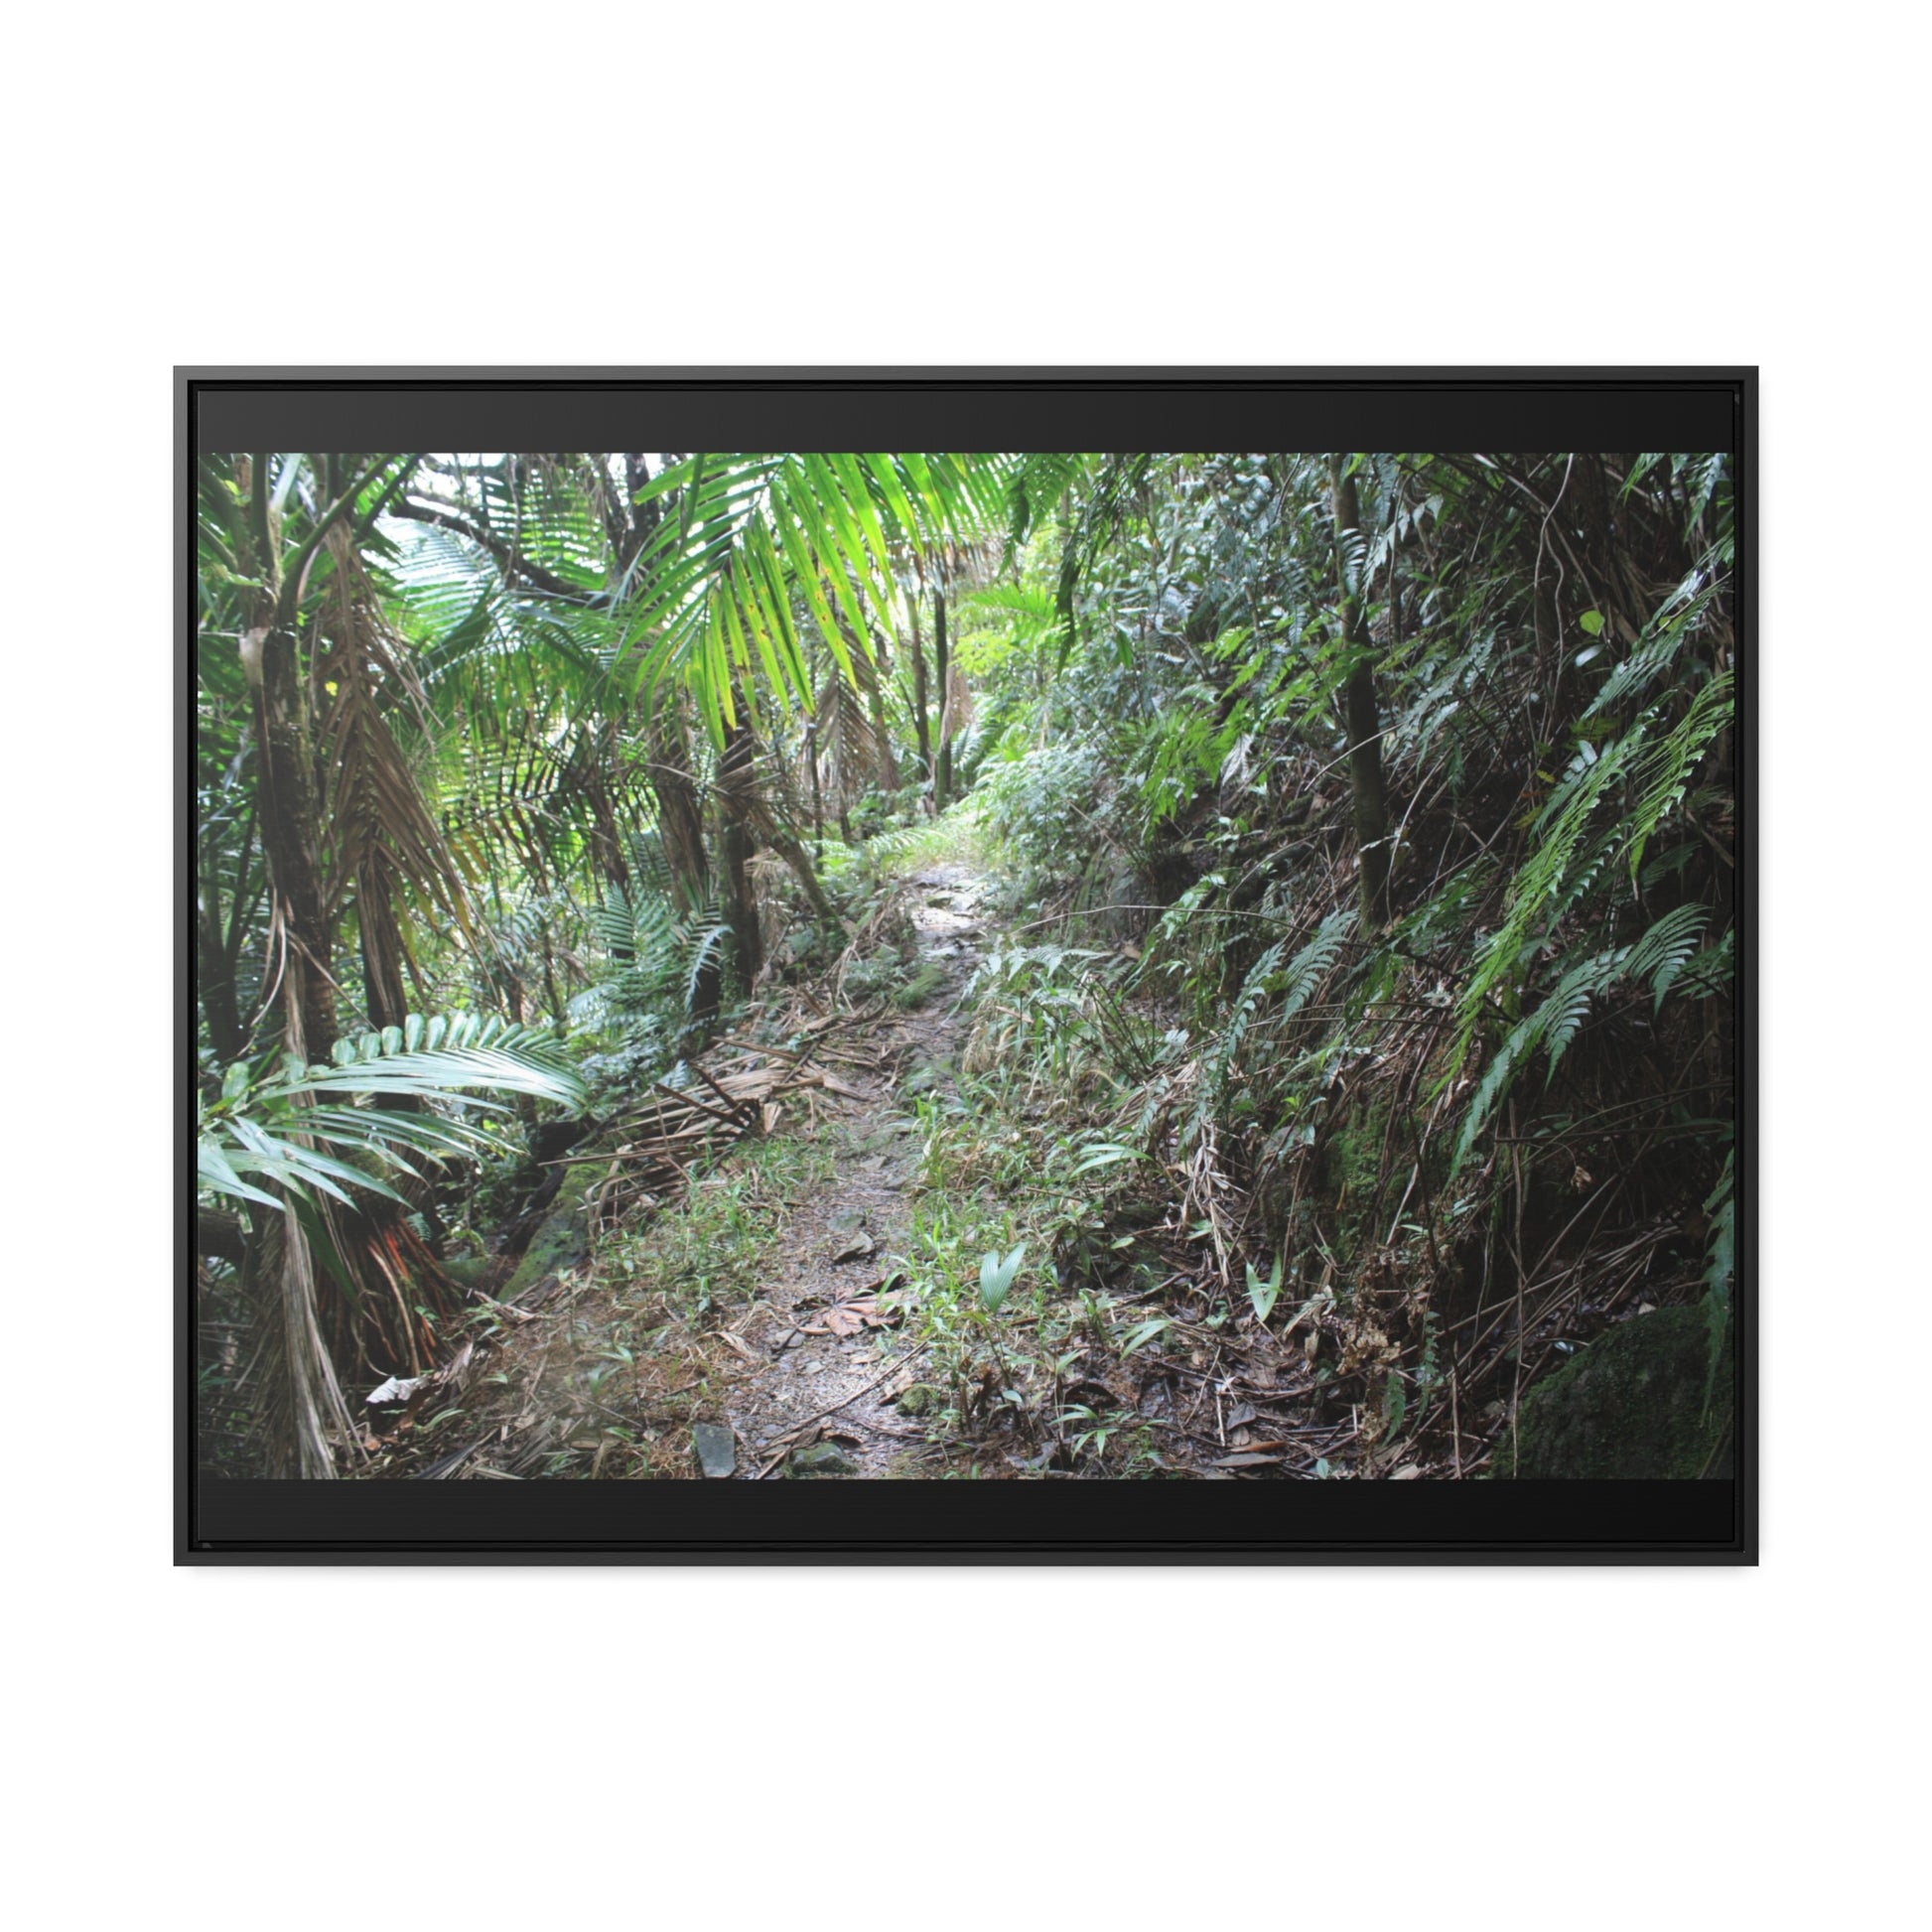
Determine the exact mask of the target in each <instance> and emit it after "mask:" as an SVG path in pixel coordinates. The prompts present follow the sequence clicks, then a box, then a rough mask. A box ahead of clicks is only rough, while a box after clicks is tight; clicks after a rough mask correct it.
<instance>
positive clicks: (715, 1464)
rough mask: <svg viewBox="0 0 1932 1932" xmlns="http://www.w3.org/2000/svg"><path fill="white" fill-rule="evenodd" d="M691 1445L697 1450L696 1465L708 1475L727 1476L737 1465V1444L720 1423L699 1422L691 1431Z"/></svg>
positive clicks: (729, 1432)
mask: <svg viewBox="0 0 1932 1932" xmlns="http://www.w3.org/2000/svg"><path fill="white" fill-rule="evenodd" d="M691 1447H692V1448H693V1449H696V1450H697V1452H698V1467H699V1468H701V1469H702V1470H703V1471H704V1472H705V1474H706V1475H708V1476H728V1475H730V1474H731V1473H732V1471H733V1470H734V1469H736V1468H737V1467H738V1445H737V1443H736V1442H735V1441H734V1440H733V1438H732V1433H731V1431H730V1430H729V1429H726V1428H724V1427H723V1426H722V1425H721V1424H718V1423H715V1422H701V1423H699V1424H698V1425H697V1426H696V1428H694V1429H693V1430H692V1431H691Z"/></svg>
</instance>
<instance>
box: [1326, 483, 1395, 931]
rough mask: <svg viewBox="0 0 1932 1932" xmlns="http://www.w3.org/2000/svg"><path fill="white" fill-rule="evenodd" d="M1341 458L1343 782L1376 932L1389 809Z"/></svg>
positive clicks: (1368, 918) (1381, 915) (1352, 511)
mask: <svg viewBox="0 0 1932 1932" xmlns="http://www.w3.org/2000/svg"><path fill="white" fill-rule="evenodd" d="M1345 470H1346V464H1345V459H1344V458H1342V457H1339V456H1331V457H1330V458H1329V459H1328V480H1329V484H1330V488H1331V490H1332V494H1333V499H1334V517H1335V567H1336V570H1337V573H1338V575H1339V578H1340V584H1341V636H1342V643H1343V644H1344V645H1345V646H1346V647H1347V648H1348V649H1349V650H1350V651H1351V652H1360V653H1363V654H1362V655H1361V656H1360V657H1359V659H1358V661H1357V662H1356V664H1355V666H1354V668H1353V669H1352V670H1350V672H1349V673H1348V685H1347V691H1346V705H1347V717H1348V785H1349V791H1350V793H1351V795H1352V797H1353V800H1354V806H1355V852H1356V856H1357V860H1358V863H1359V865H1360V867H1361V879H1362V928H1363V930H1364V931H1366V932H1377V931H1379V930H1380V929H1381V928H1382V927H1383V926H1384V925H1386V924H1387V923H1388V919H1389V810H1388V800H1387V797H1386V795H1385V793H1384V790H1383V784H1382V721H1381V707H1380V706H1379V704H1378V703H1377V701H1376V695H1375V661H1374V659H1373V658H1372V657H1370V656H1368V655H1367V654H1366V653H1367V651H1368V642H1369V640H1368V625H1367V624H1366V622H1364V621H1363V616H1362V600H1361V594H1360V592H1359V590H1352V589H1350V587H1349V581H1348V554H1347V553H1348V549H1349V547H1350V546H1349V545H1348V544H1347V543H1346V542H1345V541H1344V539H1345V538H1346V537H1350V536H1354V535H1357V534H1358V533H1359V531H1360V528H1361V512H1360V510H1359V508H1358V507H1357V503H1356V496H1355V479H1354V478H1353V477H1352V476H1349V475H1347V474H1345Z"/></svg>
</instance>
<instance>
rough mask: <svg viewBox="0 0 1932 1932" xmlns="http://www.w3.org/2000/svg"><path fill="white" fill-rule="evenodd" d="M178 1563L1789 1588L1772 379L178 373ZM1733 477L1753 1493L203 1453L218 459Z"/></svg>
mask: <svg viewBox="0 0 1932 1932" xmlns="http://www.w3.org/2000/svg"><path fill="white" fill-rule="evenodd" d="M174 401H175V477H176V492H177V494H176V510H175V514H176V558H177V564H176V568H177V578H176V599H175V606H176V615H175V632H176V634H175V652H176V656H175V665H176V692H175V705H176V716H175V721H174V722H175V745H176V760H177V761H176V765H175V810H176V814H177V839H176V860H175V864H176V875H175V888H176V893H175V905H176V925H175V933H174V940H175V974H176V978H175V986H176V1010H177V1016H178V1018H177V1024H178V1026H179V1028H180V1030H181V1035H180V1038H179V1040H178V1052H177V1069H178V1071H177V1095H176V1099H177V1110H176V1111H177V1121H178V1145H177V1151H176V1173H177V1188H176V1200H177V1221H176V1229H175V1237H176V1238H175V1249H176V1264H175V1272H176V1360H175V1380H176V1389H177V1396H176V1410H175V1441H174V1452H175V1458H176V1472H177V1473H176V1508H175V1560H176V1562H177V1563H178V1564H182V1565H190V1566H201V1565H235V1564H241V1565H249V1564H264V1563H267V1564H310V1563H328V1564H335V1563H366V1564H443V1563H485V1564H487V1563H537V1564H605V1563H624V1564H635V1563H644V1564H650V1563H692V1562H697V1563H712V1564H744V1563H760V1564H761V1563H895V1564H905V1563H910V1564H928V1563H968V1564H1011V1563H1059V1564H1079V1563H1121V1562H1137V1563H1194V1564H1231V1563H1232V1564H1238V1563H1290V1564H1299V1563H1356V1564H1365V1563H1424V1564H1444V1563H1457V1564H1464V1563H1481V1564H1493V1563H1666V1564H1677V1563H1696V1564H1721V1565H1722V1564H1733V1565H1734V1564H1753V1563H1755V1562H1756V1560H1757V1550H1758V1539H1757V1461H1758V1457H1757V1403H1756V1389H1757V1332H1758V1310H1757V1293H1756V1291H1757V1256H1756V1240H1755V1197H1756V1196H1755V1182H1756V1153H1757V1134H1756V1117H1755V1094H1756V1046H1757V1040H1756V1020H1755V998H1754V991H1755V956H1754V943H1753V942H1754V924H1755V916H1754V915H1755V903H1754V888H1755V882H1756V877H1757V872H1756V851H1755V826H1756V810H1755V806H1756V769H1755V756H1754V754H1755V722H1754V710H1755V707H1754V699H1753V686H1754V681H1755V680H1754V669H1755V661H1756V648H1757V643H1756V640H1757V613H1756V583H1757V554H1756V553H1757V500H1756V499H1757V473H1756V442H1757V435H1756V427H1757V371H1756V370H1755V369H1754V368H1751V367H1695V368H1550V369H1539V368H1522V369H1501V368H1376V369H1293V368H1236V369H1230V368H1193V369H1176V368H1166V369H1153V368H1150V369H1131V368H1109V369H1057V368H1056V369H1031V368H1023V369H958V368H948V369H915V368H882V369H869V370H859V369H838V368H799V369H773V368H764V369H721V368H659V369H604V368H598V369H584V368H544V369H531V368H516V369H495V368H413V369H372V368H358V369H320V368H309V369H289V368H265V367H246V368H238V367H237V368H204V367H182V368H178V369H177V370H176V371H175V376H174ZM646 444H648V445H649V446H650V447H654V448H673V449H702V448H708V449H780V448H790V449H860V448H866V449H885V448H894V447H905V448H925V449H947V448H969V447H970V448H974V449H1012V450H1020V451H1026V450H1067V449H1082V450H1141V449H1146V450H1174V449H1196V450H1217V449H1270V450H1276V449H1279V450H1316V449H1321V450H1325V449H1344V448H1346V449H1371V450H1373V449H1415V450H1429V449H1444V450H1462V449H1469V450H1474V449H1495V450H1511V451H1519V452H1528V451H1561V450H1591V449H1618V450H1633V449H1655V450H1699V451H1703V450H1713V449H1725V450H1728V451H1729V452H1730V453H1731V454H1732V457H1733V459H1734V461H1735V475H1736V487H1737V509H1738V514H1737V531H1738V565H1737V579H1736V582H1737V599H1736V605H1737V615H1738V621H1739V639H1740V648H1739V666H1738V676H1737V693H1738V705H1739V709H1738V728H1737V752H1736V770H1737V783H1738V792H1737V817H1738V828H1739V834H1740V838H1739V855H1738V891H1737V968H1738V971H1737V1000H1738V1011H1737V1016H1736V1017H1737V1039H1738V1046H1739V1051H1738V1066H1739V1082H1738V1096H1737V1102H1738V1104H1737V1123H1736V1171H1737V1178H1736V1201H1737V1207H1736V1213H1737V1233H1736V1266H1737V1278H1736V1294H1735V1311H1736V1342H1737V1345H1736V1348H1735V1351H1734V1352H1735V1363H1736V1375H1737V1408H1736V1432H1735V1438H1734V1466H1735V1473H1734V1476H1733V1477H1732V1478H1730V1479H1728V1480H1706V1481H1698V1482H1650V1483H1625V1482H1581V1481H1572V1482H1562V1483H1545V1482H1528V1481H1519V1482H1462V1483H1449V1482H1412V1483H1318V1482H1317V1483H1267V1484H1259V1483H1257V1484H1249V1483H1239V1482H1229V1483H1197V1482H1111V1481H1097V1482H1059V1483H1052V1482H997V1483H963V1482H919V1481H912V1482H871V1483H850V1482H848V1483H810V1484H800V1483H786V1484H781V1485H771V1484H756V1483H698V1482H687V1483H676V1482H660V1483H644V1484H639V1483H635V1482H604V1483H598V1482H531V1483H519V1484H508V1483H504V1484H496V1483H489V1484H483V1483H435V1484H432V1483H423V1482H410V1481H399V1482H388V1483H384V1482H311V1483H296V1482H289V1483H278V1482H221V1481H212V1480H204V1479H202V1478H200V1477H198V1474H197V1470H196V1458H195V1452H194V1441H193V1436H194V1414H193V1408H194V1311H193V1295H194V1257H193V1253H192V1249H193V1242H194V1232H193V1225H192V1224H193V1207H194V1181H193V1173H194V1163H193V1145H192V1143H193V1123H194V1091H193V1083H192V1068H193V1062H194V1039H195V1023H194V999H195V994H194V958H193V944H192V919H191V906H192V895H193V890H194V888H193V869H192V863H191V850H192V839H193V823H192V819H193V782H192V761H191V751H192V742H193V741H192V732H193V718H194V708H193V677H192V657H191V642H192V637H193V630H194V534H195V533H194V507H193V503H194V498H193V481H192V479H193V469H194V458H195V455H196V453H197V452H198V451H199V450H216V449H220V450H226V449H238V448H302V449H311V450H330V449H333V450H374V449H402V448H432V449H434V448H445V449H482V448H488V449H537V448H544V449H565V448H570V449H617V448H627V447H642V446H644V445H646Z"/></svg>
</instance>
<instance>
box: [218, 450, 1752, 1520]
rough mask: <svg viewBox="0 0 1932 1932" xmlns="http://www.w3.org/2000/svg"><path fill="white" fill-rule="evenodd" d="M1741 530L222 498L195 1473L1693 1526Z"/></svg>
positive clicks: (1141, 483)
mask: <svg viewBox="0 0 1932 1932" xmlns="http://www.w3.org/2000/svg"><path fill="white" fill-rule="evenodd" d="M398 440H400V438H398ZM1733 469H1734V465H1733V459H1732V457H1731V456H1730V455H1728V454H1725V453H1711V452H1698V451H1690V452H1675V453H1672V452H1649V453H1645V452H1625V453H1601V452H1597V453H1583V452H1575V453H1554V454H1552V453H1541V454H1535V455H1523V454H1512V453H1510V452H1509V451H1507V450H1501V451H1488V452H1459V451H1450V452H1441V451H1439V452H1436V453H1422V454H1417V453H1399V452H1398V453H1390V452H1380V453H1378V452H1360V451H1356V452H1348V451H1335V452H1317V453H1306V452H1305V453H1291V454H1267V453H1246V454H1228V453H1218V454H1214V453H1209V454H1201V453H1173V454H1120V453H1114V454H1107V453H1087V454H1075V453H1066V454H1040V453H1030V454H1005V455H1002V454H997V453H995V454H980V455H962V454H956V453H954V454H943V453H942V454H933V453H926V454H908V453H886V454H864V453H834V452H822V451H804V452H786V453H776V454H772V453H763V454H759V453H752V454H746V453H727V454H718V453H695V454H694V453H690V452H682V453H680V452H619V453H613V452H602V453H597V452H593V453H588V454H585V453H577V454H558V453H537V454H526V453H513V452H502V451H495V452H469V453H458V452H436V451H425V452H413V453H404V452H401V451H396V452H392V453H390V454H385V455H369V454H353V455H350V454H340V453H299V452H295V451H289V450H267V451H251V452H233V453H227V454H215V455H204V456H202V457H200V458H199V460H198V461H197V465H196V470H195V476H194V482H193V492H192V497H193V500H192V505H191V515H192V521H193V542H194V557H193V567H192V581H191V584H190V591H191V594H192V600H193V608H192V624H193V637H192V642H191V664H190V671H191V678H190V683H191V687H192V688H191V694H190V702H191V704H192V730H193V746H192V752H191V754H190V756H191V759H192V765H191V774H190V775H191V781H192V784H193V789H194V798H193V818H192V823H191V828H190V837H191V841H192V852H191V855H190V863H191V865H192V872H193V878H192V891H193V897H192V904H191V905H190V907H189V908H188V913H187V916H188V918H189V920H190V923H191V927H192V930H191V932H190V934H189V942H190V944H191V947H192V958H193V975H194V989H193V991H194V1013H193V1022H192V1024H193V1035H194V1037H193V1050H194V1056H195V1057H194V1068H193V1087H194V1096H193V1098H194V1104H195V1114H196V1118H195V1130H194V1137H195V1144H196V1162H195V1171H194V1176H193V1181H194V1186H195V1200H194V1206H193V1213H192V1217H191V1219H192V1224H193V1229H194V1256H193V1261H192V1267H193V1283H192V1289H193V1296H194V1317H193V1329H192V1345H193V1363H192V1368H193V1373H194V1390H193V1398H192V1401H193V1452H194V1459H195V1464H196V1467H197V1469H198V1470H199V1472H200V1473H201V1475H202V1476H204V1477H212V1478H249V1479H259V1478H299V1479H308V1480H317V1479H323V1480H339V1481H351V1482H370V1481H374V1482H382V1481H389V1480H394V1479H399V1478H400V1479H413V1480H437V1481H452V1482H488V1481H495V1482H506V1481H507V1482H529V1481H550V1482H557V1481H591V1482H599V1483H611V1482H618V1481H637V1480H656V1481H683V1480H692V1481H698V1482H703V1481H706V1480H714V1481H716V1480H731V1481H741V1482H746V1481H750V1482H781V1481H803V1480H818V1481H825V1480H834V1481H836V1480H845V1481H854V1480H857V1481H894V1480H951V1481H969V1482H979V1481H991V1480H1000V1481H1027V1480H1033V1481H1089V1482H1091V1481H1102V1482H1122V1481H1158V1480H1161V1479H1183V1480H1191V1481H1220V1482H1250V1483H1255V1482H1282V1481H1292V1482H1311V1481H1318V1482H1375V1483H1384V1482H1403V1481H1412V1480H1418V1479H1420V1480H1425V1481H1435V1482H1449V1481H1464V1482H1466V1481H1483V1482H1505V1483H1506V1482H1516V1481H1520V1480H1523V1479H1543V1480H1547V1479H1552V1478H1556V1479H1575V1480H1583V1481H1588V1480H1600V1479H1603V1478H1618V1479H1633V1478H1644V1479H1654V1478H1665V1479H1675V1480H1684V1481H1696V1480H1699V1479H1705V1478H1711V1479H1724V1478H1728V1477H1731V1476H1732V1475H1733V1474H1734V1473H1735V1469H1734V1458H1735V1435H1736V1426H1737V1425H1736V1408H1737V1392H1738V1385H1739V1380H1740V1377H1739V1372H1738V1364H1737V1354H1738V1349H1737V1339H1736V1334H1735V1322H1734V1318H1733V1277H1734V1273H1735V1268H1734V1245H1735V1244H1734V1232H1733V1231H1734V1227H1735V1221H1736V1214H1735V1206H1734V1198H1733V1175H1734V1170H1735V1167H1736V1160H1737V1156H1736V1151H1735V1146H1734V1142H1735V1136H1736V1133H1737V1128H1738V1122H1739V1099H1738V1046H1737V1039H1736V1032H1735V999H1734V992H1735V977H1736V946H1737V941H1736V892H1735V876H1736V865H1737V850H1738V824H1737V761H1738V748H1737V744H1736V730H1737V728H1736V722H1735V718H1734V690H1733V682H1734V676H1735V669H1736V666H1735V655H1736V642H1735V637H1736V629H1735V627H1736V624H1737V621H1738V611H1737V602H1736V585H1735V571H1736V561H1737V558H1736V548H1737V539H1736V514H1735V510H1736V499H1735V477H1734V474H1733ZM344 1493H346V1492H344ZM1278 1493H1281V1494H1285V1493H1286V1492H1278ZM1567 1493H1568V1492H1567ZM1673 1493H1679V1492H1673ZM1682 1493H1689V1492H1682ZM1700 1493H1701V1492H1700ZM798 1500H799V1501H801V1502H802V1501H804V1500H805V1499H804V1498H800V1499H798Z"/></svg>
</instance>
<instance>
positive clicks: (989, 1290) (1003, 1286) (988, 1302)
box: [980, 1241, 1027, 1314]
mask: <svg viewBox="0 0 1932 1932" xmlns="http://www.w3.org/2000/svg"><path fill="white" fill-rule="evenodd" d="M1026 1256H1027V1244H1026V1243H1025V1242H1024V1241H1023V1242H1022V1243H1021V1244H1020V1246H1019V1247H1017V1248H1016V1249H1014V1251H1013V1252H1012V1254H1010V1255H1008V1256H1007V1258H1006V1260H1004V1261H1002V1260H1001V1259H1000V1251H999V1250H998V1249H997V1248H996V1249H994V1251H993V1252H992V1253H991V1254H990V1255H988V1256H987V1257H986V1258H985V1259H984V1260H983V1261H982V1262H981V1263H980V1304H981V1306H982V1307H983V1308H984V1309H985V1310H986V1311H987V1312H988V1313H989V1314H998V1313H999V1311H1000V1304H1001V1303H1002V1302H1004V1301H1005V1300H1006V1299H1007V1291H1008V1290H1009V1289H1010V1288H1011V1287H1012V1286H1013V1278H1014V1276H1016V1275H1017V1274H1019V1272H1020V1264H1021V1262H1022V1261H1024V1260H1025V1259H1026Z"/></svg>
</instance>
